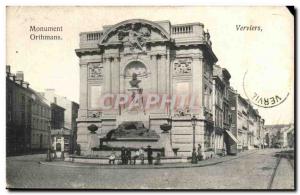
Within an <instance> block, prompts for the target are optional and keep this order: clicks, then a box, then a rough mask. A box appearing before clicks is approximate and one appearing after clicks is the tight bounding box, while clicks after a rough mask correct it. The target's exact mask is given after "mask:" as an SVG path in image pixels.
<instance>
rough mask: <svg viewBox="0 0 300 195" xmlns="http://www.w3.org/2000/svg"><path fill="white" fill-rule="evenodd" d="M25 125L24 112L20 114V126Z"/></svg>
mask: <svg viewBox="0 0 300 195" xmlns="http://www.w3.org/2000/svg"><path fill="white" fill-rule="evenodd" d="M24 123H25V112H24V111H23V112H21V124H24Z"/></svg>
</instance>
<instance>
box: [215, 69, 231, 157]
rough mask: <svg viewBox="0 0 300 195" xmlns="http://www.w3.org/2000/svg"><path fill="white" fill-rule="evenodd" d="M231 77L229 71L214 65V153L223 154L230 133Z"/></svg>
mask: <svg viewBox="0 0 300 195" xmlns="http://www.w3.org/2000/svg"><path fill="white" fill-rule="evenodd" d="M230 77H231V75H230V74H229V72H228V71H227V69H224V68H221V67H220V66H218V65H214V68H213V117H214V119H213V120H214V137H212V140H213V141H214V152H215V153H216V154H220V153H222V151H223V149H225V145H224V144H225V142H224V136H225V133H227V132H228V131H229V100H228V89H229V87H230V82H229V80H230Z"/></svg>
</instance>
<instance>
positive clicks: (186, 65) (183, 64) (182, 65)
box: [174, 58, 192, 75]
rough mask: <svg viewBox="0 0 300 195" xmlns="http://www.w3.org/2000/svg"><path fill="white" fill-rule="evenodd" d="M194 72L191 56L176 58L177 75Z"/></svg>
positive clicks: (175, 71) (175, 72) (175, 68)
mask: <svg viewBox="0 0 300 195" xmlns="http://www.w3.org/2000/svg"><path fill="white" fill-rule="evenodd" d="M191 73H192V60H191V59H190V58H183V59H176V60H175V62H174V74H175V75H187V74H191Z"/></svg>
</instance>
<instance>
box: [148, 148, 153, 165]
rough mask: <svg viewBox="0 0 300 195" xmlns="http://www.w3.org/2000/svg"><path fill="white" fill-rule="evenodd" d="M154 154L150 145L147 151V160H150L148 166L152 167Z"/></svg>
mask: <svg viewBox="0 0 300 195" xmlns="http://www.w3.org/2000/svg"><path fill="white" fill-rule="evenodd" d="M152 153H153V151H152V148H151V146H150V145H149V146H148V149H147V158H148V164H149V165H152V160H153V159H152V158H153V157H152Z"/></svg>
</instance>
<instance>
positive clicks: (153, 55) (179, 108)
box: [75, 19, 217, 157]
mask: <svg viewBox="0 0 300 195" xmlns="http://www.w3.org/2000/svg"><path fill="white" fill-rule="evenodd" d="M75 51H76V54H77V56H78V57H79V61H80V62H79V65H80V110H79V114H78V115H79V116H78V119H77V124H78V132H77V143H78V144H79V145H80V148H81V151H82V153H83V154H87V153H88V151H90V150H91V148H89V144H88V136H89V131H88V126H90V125H92V124H93V125H96V126H97V127H98V130H97V131H96V132H95V133H96V135H97V136H98V137H99V139H100V140H106V141H107V142H109V144H112V141H113V140H118V139H119V141H120V139H123V142H122V144H125V147H126V143H127V146H128V147H129V145H130V147H135V146H139V144H140V143H143V141H145V140H146V141H147V142H148V141H149V140H151V141H150V142H151V143H150V142H149V143H147V144H149V145H151V147H152V148H153V149H155V148H158V149H159V148H164V149H165V150H166V151H167V152H165V155H167V156H173V155H174V152H173V151H174V150H176V151H177V150H178V152H177V155H178V156H185V157H186V156H190V155H191V152H192V141H193V127H192V123H191V117H192V115H195V116H196V117H197V119H198V121H197V124H196V127H195V134H196V135H195V136H196V137H195V141H196V144H201V145H203V146H205V143H206V141H207V140H208V139H210V138H209V137H207V136H206V135H207V134H208V133H207V132H211V131H212V129H213V122H212V114H213V113H212V105H211V101H210V99H211V97H212V88H213V86H212V70H213V64H214V63H215V62H216V61H217V58H216V56H215V55H214V53H213V51H212V47H211V41H210V35H209V33H208V32H207V31H205V30H204V25H203V24H201V23H188V24H177V25H172V24H171V23H170V22H169V21H157V22H153V21H148V20H143V19H132V20H126V21H123V22H120V23H118V24H114V25H108V26H103V29H102V30H100V31H96V32H82V33H80V48H79V49H76V50H75ZM191 105H192V107H191ZM127 128H129V129H127ZM162 129H163V130H162ZM108 138H109V139H110V140H108ZM129 138H130V139H129ZM126 139H127V140H126ZM133 140H134V141H133ZM139 141H140V142H139ZM103 143H105V142H103ZM114 143H117V142H116V141H115V142H114ZM118 143H120V142H118ZM144 143H145V142H144ZM112 145H113V144H112Z"/></svg>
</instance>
